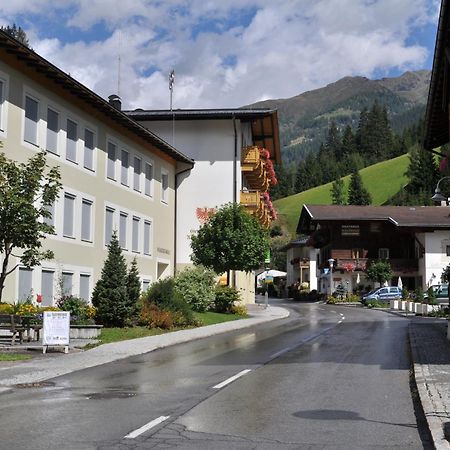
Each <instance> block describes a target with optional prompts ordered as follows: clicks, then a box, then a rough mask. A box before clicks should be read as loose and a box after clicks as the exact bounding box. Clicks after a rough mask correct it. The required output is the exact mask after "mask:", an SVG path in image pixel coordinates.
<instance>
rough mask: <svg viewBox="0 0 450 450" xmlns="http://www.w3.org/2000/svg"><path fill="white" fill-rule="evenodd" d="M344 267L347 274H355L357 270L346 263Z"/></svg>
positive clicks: (352, 265)
mask: <svg viewBox="0 0 450 450" xmlns="http://www.w3.org/2000/svg"><path fill="white" fill-rule="evenodd" d="M342 267H343V268H344V269H345V270H346V271H347V272H353V271H354V270H355V265H354V264H352V263H346V264H343V265H342Z"/></svg>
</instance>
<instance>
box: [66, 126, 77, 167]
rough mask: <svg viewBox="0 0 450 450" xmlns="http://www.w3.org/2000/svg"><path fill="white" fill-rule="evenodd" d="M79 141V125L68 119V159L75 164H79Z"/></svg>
mask: <svg viewBox="0 0 450 450" xmlns="http://www.w3.org/2000/svg"><path fill="white" fill-rule="evenodd" d="M77 141H78V125H77V124H76V123H75V122H74V121H73V120H70V119H67V145H66V159H68V160H69V161H72V162H74V163H76V162H77Z"/></svg>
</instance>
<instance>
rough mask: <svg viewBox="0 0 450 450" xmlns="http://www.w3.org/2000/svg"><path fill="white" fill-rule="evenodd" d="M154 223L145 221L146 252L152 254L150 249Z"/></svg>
mask: <svg viewBox="0 0 450 450" xmlns="http://www.w3.org/2000/svg"><path fill="white" fill-rule="evenodd" d="M151 230H152V224H151V222H149V221H147V220H145V221H144V254H145V255H151V251H150V236H151Z"/></svg>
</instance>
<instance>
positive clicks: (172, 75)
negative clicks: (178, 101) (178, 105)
mask: <svg viewBox="0 0 450 450" xmlns="http://www.w3.org/2000/svg"><path fill="white" fill-rule="evenodd" d="M174 83H175V70H173V69H172V70H171V71H170V74H169V91H170V110H171V111H172V94H173V85H174Z"/></svg>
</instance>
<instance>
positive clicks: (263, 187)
mask: <svg viewBox="0 0 450 450" xmlns="http://www.w3.org/2000/svg"><path fill="white" fill-rule="evenodd" d="M241 171H242V173H243V175H244V177H245V179H246V180H247V184H248V186H249V188H250V189H254V190H258V191H267V190H268V189H269V186H270V185H274V184H276V183H277V178H276V175H275V169H274V167H273V163H272V160H271V159H270V152H269V151H268V150H267V149H265V148H261V147H257V146H251V147H245V148H243V149H242V158H241Z"/></svg>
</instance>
